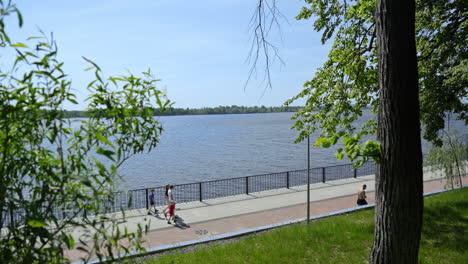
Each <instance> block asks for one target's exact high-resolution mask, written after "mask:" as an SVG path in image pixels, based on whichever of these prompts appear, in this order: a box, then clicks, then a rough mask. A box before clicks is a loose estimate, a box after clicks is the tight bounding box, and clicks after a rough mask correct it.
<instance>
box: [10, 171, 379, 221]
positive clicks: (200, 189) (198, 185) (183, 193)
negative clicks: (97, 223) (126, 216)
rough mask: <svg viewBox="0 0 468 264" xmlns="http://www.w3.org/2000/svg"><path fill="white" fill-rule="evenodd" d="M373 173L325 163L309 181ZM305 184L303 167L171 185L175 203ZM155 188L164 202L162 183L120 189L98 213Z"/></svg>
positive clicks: (17, 215) (139, 203) (17, 217)
mask: <svg viewBox="0 0 468 264" xmlns="http://www.w3.org/2000/svg"><path fill="white" fill-rule="evenodd" d="M373 174H375V165H374V163H371V162H368V163H366V164H364V165H363V166H361V167H359V168H357V169H354V168H353V165H352V164H345V165H336V166H329V167H320V168H312V169H311V170H310V183H311V184H313V183H325V182H328V181H334V180H341V179H349V178H356V177H359V176H365V175H373ZM306 184H307V169H304V170H295V171H286V172H278V173H269V174H262V175H255V176H247V177H238V178H231V179H221V180H213V181H205V182H195V183H188V184H179V185H174V190H173V192H174V196H175V198H176V201H177V203H188V202H195V201H200V202H202V201H204V200H209V199H216V198H222V197H229V196H234V195H241V194H246V195H248V194H250V193H256V192H263V191H269V190H277V189H282V188H288V189H289V188H293V187H297V186H303V185H306ZM152 189H154V190H155V199H156V205H157V206H161V205H165V203H166V202H165V197H164V196H165V187H164V186H159V187H153V188H144V189H136V190H129V191H122V192H117V193H115V196H114V197H112V199H104V201H103V204H104V206H103V209H102V213H112V212H119V211H122V210H134V209H142V208H149V194H150V190H152ZM54 214H55V216H56V217H57V218H58V219H63V218H67V217H71V216H75V213H74V212H73V211H70V210H64V209H62V208H57V209H56V210H55V212H54ZM25 216H26V212H24V211H21V210H17V211H16V212H14V215H13V217H11V215H10V214H9V213H7V212H5V214H4V222H3V224H4V225H5V226H6V225H8V223H9V222H10V221H9V219H14V221H15V222H16V223H20V222H22V221H23V220H24V218H25Z"/></svg>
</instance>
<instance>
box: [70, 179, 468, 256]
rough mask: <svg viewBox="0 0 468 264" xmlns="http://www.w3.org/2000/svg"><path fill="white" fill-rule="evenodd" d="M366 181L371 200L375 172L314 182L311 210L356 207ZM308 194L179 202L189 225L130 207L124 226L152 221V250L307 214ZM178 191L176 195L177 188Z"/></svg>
mask: <svg viewBox="0 0 468 264" xmlns="http://www.w3.org/2000/svg"><path fill="white" fill-rule="evenodd" d="M441 178H442V176H441V175H439V174H437V173H432V172H427V171H426V172H425V173H424V181H425V182H424V192H431V191H435V190H439V189H443V188H444V181H443V180H442V179H441ZM464 178H465V179H466V178H467V177H464ZM363 184H367V192H366V193H367V201H368V202H369V203H373V202H374V185H375V181H374V176H373V175H370V176H363V177H358V178H357V179H354V178H351V179H346V180H338V181H333V182H327V183H318V184H313V185H311V191H310V201H311V205H310V210H311V211H310V215H311V216H313V215H319V214H324V213H329V212H333V211H337V210H342V209H347V208H351V207H355V206H356V193H357V190H358V189H359V188H360V187H361V186H362V185H363ZM306 195H307V187H306V186H300V187H295V188H290V189H279V190H274V191H265V192H261V193H252V194H249V195H238V196H232V197H227V198H219V199H213V200H207V201H204V202H193V203H186V204H178V205H177V210H176V214H177V215H179V216H180V217H181V218H182V219H183V222H184V223H186V224H187V225H189V227H187V228H185V229H182V228H177V227H175V226H173V225H169V224H167V221H165V220H164V215H162V213H160V216H159V218H157V217H155V216H149V215H146V209H142V210H134V211H129V212H127V217H128V219H127V222H126V223H125V225H126V227H127V228H128V229H129V231H135V230H136V228H137V224H138V223H142V224H148V225H149V232H148V233H147V234H146V235H145V238H144V239H145V241H146V242H145V244H144V247H145V248H148V249H150V248H155V247H159V246H164V245H170V244H177V243H182V242H185V241H190V240H197V239H203V238H210V237H213V236H219V235H223V234H228V233H232V232H237V231H241V230H245V229H250V228H255V227H260V226H266V225H271V224H276V223H280V222H284V221H288V220H292V219H297V218H301V217H305V216H306V199H307V196H306ZM175 196H176V199H177V190H175ZM161 209H162V208H160V211H161ZM81 232H82V231H81ZM81 232H80V231H76V232H75V234H74V236H79V234H80V233H81ZM79 255H80V252H79V251H77V250H72V251H67V252H66V256H67V257H68V258H70V259H71V260H72V262H75V261H79Z"/></svg>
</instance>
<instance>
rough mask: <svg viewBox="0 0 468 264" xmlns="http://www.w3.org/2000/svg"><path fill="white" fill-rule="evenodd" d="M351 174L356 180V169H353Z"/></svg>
mask: <svg viewBox="0 0 468 264" xmlns="http://www.w3.org/2000/svg"><path fill="white" fill-rule="evenodd" d="M353 174H354V175H353V176H354V178H357V169H353Z"/></svg>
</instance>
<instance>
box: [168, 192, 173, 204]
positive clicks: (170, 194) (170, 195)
mask: <svg viewBox="0 0 468 264" xmlns="http://www.w3.org/2000/svg"><path fill="white" fill-rule="evenodd" d="M167 197H168V199H169V202H170V203H173V202H174V195H173V194H172V190H171V189H169V190H168V191H167Z"/></svg>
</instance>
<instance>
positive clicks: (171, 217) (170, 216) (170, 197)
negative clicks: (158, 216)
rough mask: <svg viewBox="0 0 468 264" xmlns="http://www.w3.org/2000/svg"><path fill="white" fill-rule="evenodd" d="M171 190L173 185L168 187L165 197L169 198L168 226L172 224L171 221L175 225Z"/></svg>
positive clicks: (173, 201)
mask: <svg viewBox="0 0 468 264" xmlns="http://www.w3.org/2000/svg"><path fill="white" fill-rule="evenodd" d="M173 189H174V185H169V190H168V191H167V196H168V198H169V219H168V221H167V223H168V224H172V223H171V219H172V220H173V221H174V223H175V214H174V212H175V200H174V192H173Z"/></svg>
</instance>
